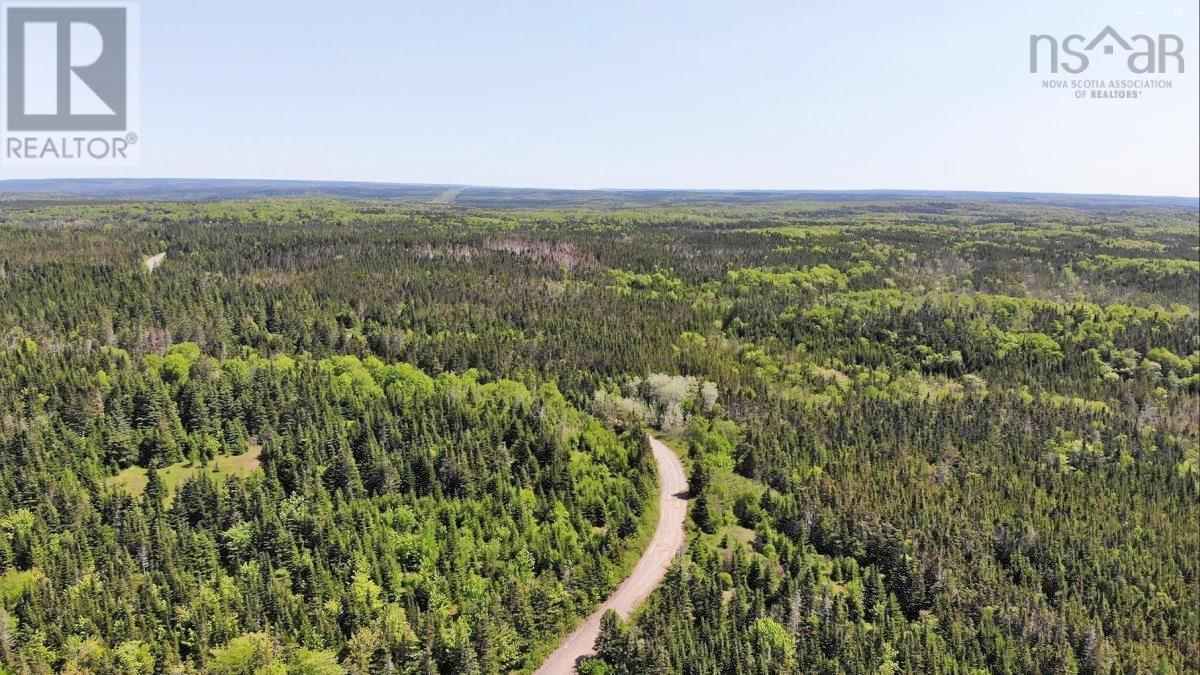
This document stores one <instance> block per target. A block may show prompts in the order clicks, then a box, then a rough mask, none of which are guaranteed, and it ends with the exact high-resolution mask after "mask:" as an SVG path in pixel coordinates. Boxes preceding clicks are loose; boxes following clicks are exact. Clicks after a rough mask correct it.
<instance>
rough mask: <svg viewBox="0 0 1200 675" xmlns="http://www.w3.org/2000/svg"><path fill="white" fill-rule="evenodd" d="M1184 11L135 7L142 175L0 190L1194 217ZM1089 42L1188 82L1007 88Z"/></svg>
mask: <svg viewBox="0 0 1200 675" xmlns="http://www.w3.org/2000/svg"><path fill="white" fill-rule="evenodd" d="M1176 10H1179V12H1180V13H1181V16H1178V17H1175V16H1173V14H1175V13H1176ZM1198 13H1200V3H1198V2H1196V0H1190V1H1185V0H1172V1H1161V0H1149V1H1145V2H1133V1H1130V2H1124V1H1123V2H1117V1H1112V0H1055V1H1054V2H1045V0H1042V1H1040V2H1034V1H1025V0H1021V1H1017V2H1011V1H1010V2H974V1H963V0H955V1H947V2H884V1H873V0H872V1H861V2H834V1H832V0H831V1H828V2H801V1H799V0H794V1H792V2H778V1H771V0H766V1H762V0H758V1H755V2H747V3H734V2H708V1H696V0H689V1H687V2H683V1H680V2H649V1H642V2H624V1H615V2H596V1H595V0H592V1H589V2H571V1H567V0H547V1H537V2H516V1H515V2H494V1H489V2H482V1H480V2H475V1H472V2H453V1H449V0H441V1H428V2H426V1H421V2H404V1H395V0H393V1H384V0H379V1H371V0H364V1H356V2H345V3H342V2H337V3H335V2H311V1H309V0H289V1H287V2H284V1H280V0H270V1H268V0H253V1H248V0H203V1H202V2H197V1H196V0H148V1H146V2H143V3H142V4H141V25H142V29H141V33H142V55H141V80H142V83H141V91H142V94H141V117H142V122H141V127H142V129H141V131H140V135H141V138H142V141H141V143H142V146H141V149H142V163H141V166H140V167H138V168H134V169H129V168H125V169H119V170H118V169H112V170H109V171H107V172H105V173H97V172H92V173H83V172H81V170H79V169H73V170H66V171H55V172H47V171H42V172H40V173H37V174H34V173H31V172H30V171H29V170H23V171H19V172H18V171H16V170H14V169H13V168H11V167H0V178H25V177H41V176H66V175H72V176H75V175H85V176H86V175H92V176H116V175H121V176H159V177H165V176H182V177H228V178H307V179H344V180H381V181H400V182H429V183H435V182H449V183H469V184H482V185H511V186H544V187H580V188H592V187H645V188H650V187H667V188H822V189H839V188H937V189H969V190H1028V191H1056V192H1114V193H1127V194H1175V195H1185V196H1193V195H1196V194H1197V192H1198V190H1200V188H1198V187H1197V186H1198V184H1200V170H1198V162H1200V160H1198V159H1197V157H1198V156H1200V132H1198V126H1200V123H1198V122H1197V120H1198V119H1200V93H1198V89H1200V88H1198V82H1197V80H1198V78H1197V73H1200V59H1198V58H1197V43H1198V42H1200V36H1198V35H1197V21H1198V18H1197V15H1198ZM1106 24H1111V25H1113V26H1114V27H1115V28H1116V29H1117V30H1119V31H1120V32H1122V33H1123V34H1127V35H1129V34H1133V33H1136V32H1148V33H1159V32H1175V33H1179V34H1180V35H1182V37H1183V39H1184V41H1185V44H1186V50H1185V55H1186V58H1187V72H1186V74H1185V75H1182V76H1176V77H1175V78H1174V88H1173V89H1171V90H1167V91H1155V92H1150V93H1148V94H1145V95H1144V97H1143V98H1142V99H1141V100H1137V101H1077V100H1075V99H1074V98H1073V97H1072V96H1071V94H1070V93H1069V92H1059V91H1046V90H1043V89H1042V88H1041V87H1040V85H1039V78H1038V77H1035V76H1032V75H1030V74H1029V73H1028V72H1027V70H1028V68H1027V66H1028V62H1027V59H1028V42H1029V35H1030V33H1054V34H1059V35H1066V34H1069V33H1072V32H1079V33H1084V34H1087V35H1092V34H1095V33H1096V32H1098V31H1099V30H1100V29H1101V28H1103V27H1104V26H1105V25H1106ZM1094 72H1095V73H1096V74H1100V73H1101V72H1103V71H1102V70H1101V69H1099V68H1098V69H1097V70H1096V71H1094ZM1091 74H1092V73H1091V72H1089V73H1088V74H1087V75H1088V76H1090V75H1091ZM1078 77H1083V76H1078Z"/></svg>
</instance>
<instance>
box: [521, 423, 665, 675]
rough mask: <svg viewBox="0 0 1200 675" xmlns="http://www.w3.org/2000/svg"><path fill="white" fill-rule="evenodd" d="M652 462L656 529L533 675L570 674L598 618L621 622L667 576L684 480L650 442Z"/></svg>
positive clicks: (660, 448) (592, 636) (588, 648)
mask: <svg viewBox="0 0 1200 675" xmlns="http://www.w3.org/2000/svg"><path fill="white" fill-rule="evenodd" d="M650 447H651V448H652V449H653V451H654V460H655V461H656V462H657V463H658V480H659V483H660V487H661V492H660V494H659V497H658V529H656V530H655V531H654V537H653V538H652V539H651V540H650V544H649V545H648V546H647V547H646V552H645V553H643V554H642V558H641V560H638V562H637V565H636V566H635V567H634V568H633V572H632V573H630V575H629V577H628V578H627V579H625V581H623V582H621V585H620V587H618V588H617V590H616V592H614V593H613V594H612V595H611V596H609V598H608V600H606V601H605V602H604V604H603V605H600V608H599V609H597V610H596V611H595V612H594V613H593V614H592V615H591V616H589V617H588V618H587V620H586V621H584V622H583V623H582V624H581V625H580V626H579V628H576V629H575V632H574V633H571V635H570V636H569V637H567V639H566V640H564V641H563V643H562V644H561V645H559V647H558V649H555V650H554V652H553V653H552V654H550V657H549V658H547V659H546V662H545V663H543V664H542V667H541V668H538V669H537V672H536V673H535V675H567V674H568V673H574V672H575V664H576V662H577V661H578V660H579V659H580V658H581V657H584V656H587V655H589V654H591V653H592V645H594V644H595V642H596V636H597V635H598V634H599V633H600V617H602V616H604V613H605V612H606V611H608V610H610V609H611V610H615V611H616V612H617V614H620V615H621V617H622V618H629V614H630V613H631V612H632V611H633V610H634V609H635V608H636V607H637V606H638V605H640V604H641V603H642V601H643V600H645V599H646V598H648V597H650V594H651V593H653V592H654V589H655V588H657V587H658V584H659V582H661V581H662V579H663V577H664V576H666V574H667V568H668V567H669V566H670V565H671V561H672V560H673V559H674V558H675V554H676V553H677V552H678V551H679V549H680V548H682V547H683V537H684V522H683V521H684V519H685V518H686V517H687V499H686V497H687V474H686V473H685V472H684V470H683V463H682V462H680V461H679V458H678V457H676V456H675V453H674V452H671V449H670V448H668V447H667V446H666V445H665V444H663V442H662V441H660V440H658V439H657V438H654V437H653V436H651V437H650Z"/></svg>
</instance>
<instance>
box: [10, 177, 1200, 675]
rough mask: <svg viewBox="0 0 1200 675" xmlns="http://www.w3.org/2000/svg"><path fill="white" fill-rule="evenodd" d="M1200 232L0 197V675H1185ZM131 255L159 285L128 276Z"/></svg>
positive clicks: (1054, 212) (689, 208)
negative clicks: (681, 514)
mask: <svg viewBox="0 0 1200 675" xmlns="http://www.w3.org/2000/svg"><path fill="white" fill-rule="evenodd" d="M1198 245H1200V226H1198V221H1197V214H1196V212H1195V211H1194V210H1188V209H1182V208H1178V209H1177V208H1171V207H1152V206H1146V207H1121V206H1114V205H1100V206H1096V207H1087V206H1086V205H1082V206H1080V207H1078V208H1076V207H1071V208H1068V207H1055V206H1034V205H1026V204H1019V203H998V202H984V201H979V202H973V201H959V200H951V199H917V198H913V199H904V200H894V201H857V202H855V201H848V202H817V201H812V202H780V203H774V204H720V203H715V204H702V203H689V204H678V205H668V204H659V205H642V206H636V205H632V206H626V207H620V206H608V207H603V208H601V207H593V206H588V205H586V204H585V205H577V206H571V207H563V206H553V205H545V206H540V205H537V206H524V207H516V206H492V207H488V206H462V205H439V204H416V203H401V202H392V201H384V200H367V199H350V198H347V199H335V198H323V197H295V198H269V199H268V198H262V199H243V200H236V201H194V202H188V201H185V202H165V201H159V202H116V201H111V202H108V201H94V202H84V201H69V200H63V199H43V200H29V201H25V200H19V199H8V200H6V201H3V202H0V673H5V674H9V673H11V674H21V675H24V674H26V673H38V674H40V673H75V674H82V673H96V674H106V673H120V674H125V673H130V674H137V673H140V674H150V673H217V674H230V675H233V674H274V673H301V674H320V675H326V674H328V675H333V674H337V673H414V674H433V673H508V672H522V671H525V672H530V671H532V670H533V669H535V668H536V667H537V666H538V664H539V663H540V660H541V659H542V658H544V657H545V656H546V654H548V653H549V651H550V650H551V649H552V648H553V647H554V646H555V644H556V643H557V641H558V640H560V639H561V638H562V637H563V636H564V635H565V634H567V633H568V632H569V631H570V630H571V629H572V627H573V626H574V625H575V624H576V622H578V621H579V620H580V619H581V618H582V617H583V616H585V615H587V614H588V613H590V612H591V611H592V610H593V609H594V608H595V607H597V606H598V605H599V604H600V602H601V601H602V600H603V599H604V598H605V597H606V596H607V595H608V594H609V593H610V592H611V591H612V590H613V589H614V588H615V587H616V586H617V584H618V583H619V582H620V581H621V580H622V579H623V578H624V577H625V576H626V575H627V574H628V573H629V571H630V570H631V569H632V567H633V564H634V563H635V561H636V560H637V558H638V556H639V554H640V552H641V550H642V549H643V548H644V546H645V543H646V540H647V538H648V537H649V534H650V532H651V531H652V530H653V527H654V523H655V519H656V517H657V514H656V508H657V506H656V498H657V484H658V480H657V477H656V472H655V464H654V462H653V460H652V458H651V457H650V450H649V446H648V444H647V442H646V440H645V437H644V435H643V431H644V430H646V429H652V430H653V432H654V433H655V434H656V435H658V436H659V437H660V438H662V439H664V440H666V441H668V442H669V443H671V444H672V446H673V447H674V448H676V449H677V451H678V452H679V454H680V456H681V457H682V458H683V460H684V462H685V463H686V465H687V467H688V471H689V484H690V494H689V498H690V514H689V520H688V542H687V545H686V547H685V549H684V551H683V552H682V553H681V554H680V556H679V557H678V559H677V561H676V563H675V565H674V566H673V567H672V568H671V569H670V570H669V572H668V575H667V578H666V580H665V582H664V583H663V585H662V586H661V587H660V588H659V589H658V591H657V592H656V593H655V594H654V596H652V598H651V599H650V601H649V602H648V603H647V604H646V605H645V606H644V607H643V608H642V610H641V611H640V612H639V613H637V614H636V615H635V616H633V617H632V618H631V619H630V620H628V621H625V620H621V619H620V618H619V617H617V616H616V615H612V614H610V615H607V616H606V617H605V619H604V621H603V622H602V627H601V634H600V638H599V640H598V641H597V643H596V646H595V647H596V655H595V656H594V657H593V658H590V659H588V660H585V661H583V662H581V663H580V665H579V671H580V672H583V673H589V674H592V675H602V674H611V675H618V674H621V675H624V674H629V675H634V674H638V675H640V674H643V673H651V674H653V673H686V674H690V675H715V674H726V673H728V674H731V675H774V674H777V673H828V674H831V675H833V674H843V673H844V674H847V675H849V674H856V673H881V674H886V675H892V674H899V673H947V674H949V673H984V672H994V673H1130V674H1133V673H1194V672H1200V441H1198V433H1200V421H1198V415H1200V411H1198V407H1200V335H1198V333H1200V297H1198V296H1200V260H1198V259H1200V249H1198ZM160 254H165V255H163V256H161V257H159V255H160Z"/></svg>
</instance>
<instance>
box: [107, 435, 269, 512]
mask: <svg viewBox="0 0 1200 675" xmlns="http://www.w3.org/2000/svg"><path fill="white" fill-rule="evenodd" d="M261 453H262V446H261V445H251V446H249V448H248V449H247V450H246V452H243V453H242V454H240V455H220V456H218V457H215V458H213V460H212V461H211V462H209V463H208V466H207V467H202V466H199V465H197V464H193V463H191V462H179V463H177V464H172V465H170V466H167V467H163V468H162V469H159V470H158V477H159V478H161V479H162V481H163V484H164V485H165V486H166V488H167V495H168V499H170V495H173V494H174V493H175V490H176V489H178V488H179V486H181V485H183V484H184V482H185V481H187V479H189V478H191V477H193V476H196V475H198V474H199V473H200V472H202V471H208V472H209V473H210V474H211V475H212V476H213V477H214V478H218V477H221V476H238V477H239V478H245V477H246V476H249V475H250V474H251V473H253V472H254V470H255V469H257V468H258V467H259V466H260V462H259V461H258V456H259V455H260V454H261ZM148 481H149V478H148V477H147V475H146V469H144V468H142V467H140V466H131V467H129V468H128V469H125V470H124V471H122V472H121V473H118V474H117V475H115V476H113V477H112V478H109V479H108V484H109V485H111V486H113V487H115V488H117V489H118V490H124V491H125V492H128V493H129V494H131V495H133V496H134V497H141V496H142V493H143V492H145V491H146V483H147V482H148Z"/></svg>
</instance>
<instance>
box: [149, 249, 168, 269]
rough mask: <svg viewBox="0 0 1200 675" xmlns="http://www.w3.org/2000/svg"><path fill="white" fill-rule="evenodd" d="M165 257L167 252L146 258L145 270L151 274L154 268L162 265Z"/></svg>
mask: <svg viewBox="0 0 1200 675" xmlns="http://www.w3.org/2000/svg"><path fill="white" fill-rule="evenodd" d="M166 257H167V252H166V251H163V252H162V253H159V254H156V255H152V256H150V257H149V258H146V263H145V264H146V269H147V270H149V271H151V272H153V271H154V268H155V267H158V266H159V265H161V264H162V261H163V260H164V259H165V258H166Z"/></svg>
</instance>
